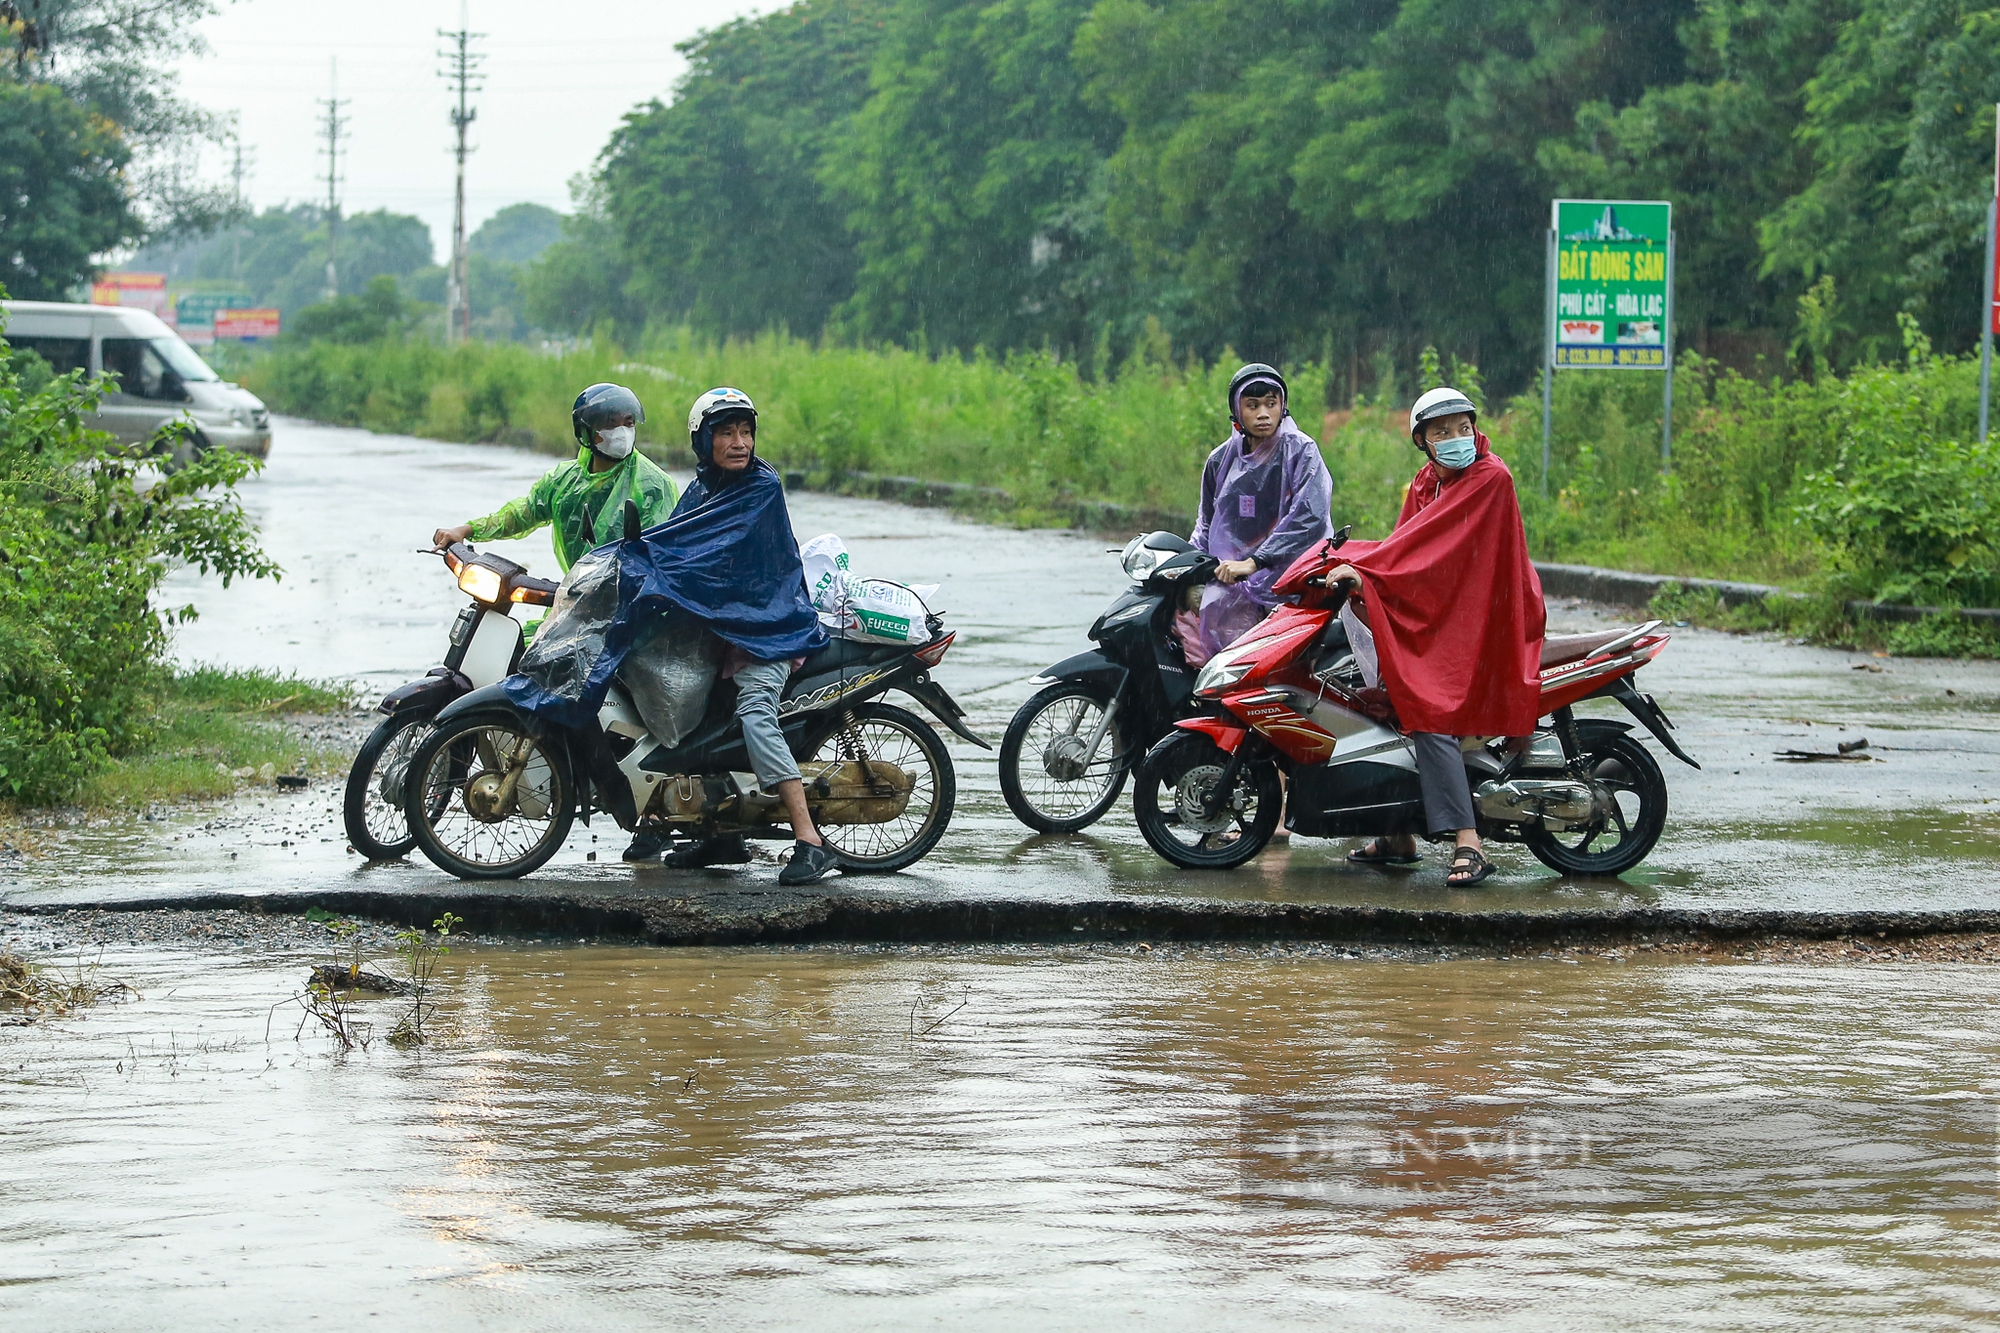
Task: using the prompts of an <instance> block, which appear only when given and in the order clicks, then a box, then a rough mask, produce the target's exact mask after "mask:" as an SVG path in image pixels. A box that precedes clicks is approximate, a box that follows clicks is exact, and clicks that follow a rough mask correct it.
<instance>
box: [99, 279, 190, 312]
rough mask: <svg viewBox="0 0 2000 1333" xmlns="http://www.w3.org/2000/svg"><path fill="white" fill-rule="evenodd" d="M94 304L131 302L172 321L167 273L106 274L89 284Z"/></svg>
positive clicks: (127, 303) (131, 304)
mask: <svg viewBox="0 0 2000 1333" xmlns="http://www.w3.org/2000/svg"><path fill="white" fill-rule="evenodd" d="M90 303H91V304H92V305H129V306H137V307H138V308H139V309H141V310H150V311H152V312H153V313H154V314H156V315H158V316H159V317H160V318H161V319H163V320H165V321H166V322H167V323H169V324H171V323H173V322H174V312H173V307H171V306H169V305H168V304H167V275H166V274H164V273H106V274H103V275H101V276H99V278H98V279H97V281H95V282H93V283H91V284H90Z"/></svg>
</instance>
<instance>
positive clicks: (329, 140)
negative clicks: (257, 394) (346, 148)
mask: <svg viewBox="0 0 2000 1333" xmlns="http://www.w3.org/2000/svg"><path fill="white" fill-rule="evenodd" d="M339 92H340V57H338V56H334V57H331V64H330V65H329V67H328V74H327V95H326V96H325V97H323V98H321V99H320V105H322V106H324V107H325V108H326V114H325V115H323V116H321V117H320V122H319V128H320V133H321V134H323V135H325V136H326V148H325V149H324V150H323V151H324V152H325V153H326V178H325V179H326V299H327V300H329V301H331V300H334V299H335V298H336V297H338V296H339V295H340V275H339V272H338V270H337V269H336V268H335V267H334V252H335V249H336V247H337V245H338V242H339V239H340V182H341V180H342V177H341V174H340V140H341V138H342V136H344V135H345V134H346V133H347V120H348V118H347V117H346V116H343V115H341V114H340V109H341V108H342V107H344V106H346V105H347V104H348V102H350V101H351V100H353V99H351V98H343V97H340V96H339V95H338V94H339Z"/></svg>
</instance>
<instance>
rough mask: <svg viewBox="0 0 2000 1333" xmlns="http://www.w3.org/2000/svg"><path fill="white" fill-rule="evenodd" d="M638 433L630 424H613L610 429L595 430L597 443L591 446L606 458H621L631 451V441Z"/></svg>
mask: <svg viewBox="0 0 2000 1333" xmlns="http://www.w3.org/2000/svg"><path fill="white" fill-rule="evenodd" d="M638 434H639V432H638V431H637V430H636V429H634V428H633V427H631V426H613V427H612V428H611V429H610V430H601V431H599V432H597V443H596V444H594V445H592V446H591V448H593V449H595V450H597V452H598V453H600V454H603V455H604V456H605V457H606V458H623V457H625V455H627V454H629V453H631V452H632V441H633V440H634V439H636V438H637V437H638Z"/></svg>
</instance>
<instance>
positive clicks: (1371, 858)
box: [1347, 838, 1423, 866]
mask: <svg viewBox="0 0 2000 1333" xmlns="http://www.w3.org/2000/svg"><path fill="white" fill-rule="evenodd" d="M1370 848H1373V849H1374V850H1373V851H1370V850H1369V849H1370ZM1347 860H1348V863H1349V864H1351V865H1357V866H1413V865H1416V864H1417V863H1418V862H1419V861H1421V860H1423V858H1422V857H1421V856H1417V855H1414V854H1412V855H1410V856H1404V855H1402V854H1401V853H1399V852H1392V851H1390V850H1389V848H1388V844H1386V843H1384V842H1383V841H1382V839H1380V838H1370V839H1369V840H1368V841H1367V842H1365V843H1363V844H1361V846H1359V847H1356V848H1355V849H1354V850H1353V851H1351V852H1349V853H1348V854H1347Z"/></svg>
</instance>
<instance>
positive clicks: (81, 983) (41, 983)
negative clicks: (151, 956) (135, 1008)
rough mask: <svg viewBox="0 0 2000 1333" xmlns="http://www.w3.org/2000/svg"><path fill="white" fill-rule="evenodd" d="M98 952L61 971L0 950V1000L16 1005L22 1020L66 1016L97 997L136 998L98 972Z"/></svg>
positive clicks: (121, 984) (135, 993)
mask: <svg viewBox="0 0 2000 1333" xmlns="http://www.w3.org/2000/svg"><path fill="white" fill-rule="evenodd" d="M102 970H103V965H102V954H101V953H100V955H99V958H98V959H94V960H92V961H90V962H85V961H84V960H83V958H82V957H81V956H79V957H78V958H77V960H76V962H75V964H74V965H73V966H71V967H70V968H69V969H67V970H64V969H61V968H52V967H47V966H45V965H43V964H40V963H31V962H29V961H28V960H27V959H25V958H23V957H21V956H20V955H19V954H17V953H14V952H12V951H11V950H5V951H0V1003H11V1004H18V1005H20V1006H21V1008H22V1009H23V1010H24V1011H25V1014H26V1021H28V1022H33V1021H34V1020H35V1019H37V1018H67V1017H69V1016H71V1015H72V1014H75V1013H76V1012H78V1011H79V1010H82V1009H87V1008H89V1007H90V1006H91V1005H93V1004H96V1003H98V1002H99V1001H100V1000H112V999H121V1000H122V999H137V998H138V995H139V992H138V991H136V990H134V989H133V988H132V987H131V986H129V985H127V984H126V983H125V982H123V981H118V980H115V979H113V978H110V977H105V976H102V975H100V974H101V972H102Z"/></svg>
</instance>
